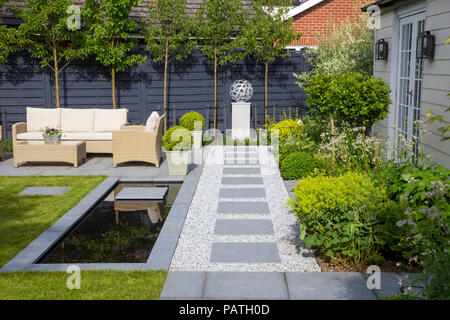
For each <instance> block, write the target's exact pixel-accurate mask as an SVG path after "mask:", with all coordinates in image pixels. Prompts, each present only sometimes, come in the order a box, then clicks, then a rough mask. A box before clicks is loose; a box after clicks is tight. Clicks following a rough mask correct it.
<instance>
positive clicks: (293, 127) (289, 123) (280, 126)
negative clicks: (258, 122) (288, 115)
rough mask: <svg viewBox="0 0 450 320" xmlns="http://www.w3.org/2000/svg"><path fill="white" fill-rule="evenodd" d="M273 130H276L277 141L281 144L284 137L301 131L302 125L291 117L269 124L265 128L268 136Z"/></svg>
mask: <svg viewBox="0 0 450 320" xmlns="http://www.w3.org/2000/svg"><path fill="white" fill-rule="evenodd" d="M274 130H278V137H279V142H280V144H282V143H283V142H284V141H285V140H286V138H288V137H290V136H292V135H294V134H301V133H302V130H303V128H302V126H301V125H299V124H298V123H297V121H295V120H292V119H286V120H283V121H280V122H277V123H273V124H270V125H269V127H268V128H267V131H268V133H269V136H270V135H271V133H272V132H273V131H274Z"/></svg>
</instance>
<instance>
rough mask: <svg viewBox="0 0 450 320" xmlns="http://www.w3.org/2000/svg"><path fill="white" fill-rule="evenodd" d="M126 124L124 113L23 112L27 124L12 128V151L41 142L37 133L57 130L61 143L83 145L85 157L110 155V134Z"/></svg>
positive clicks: (68, 110) (109, 111)
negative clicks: (87, 155) (93, 154)
mask: <svg viewBox="0 0 450 320" xmlns="http://www.w3.org/2000/svg"><path fill="white" fill-rule="evenodd" d="M127 123H128V110H127V109H115V110H112V109H71V108H57V109H56V108H53V109H46V108H27V122H19V123H16V124H14V125H13V126H12V139H13V147H14V145H15V144H16V143H18V142H20V141H30V140H35V141H36V140H43V137H42V132H41V130H45V128H46V127H47V126H48V127H54V128H56V127H57V128H60V129H61V130H62V131H63V134H62V137H61V140H63V141H85V142H86V152H87V153H112V152H113V131H116V130H120V128H121V127H122V126H124V125H126V124H127Z"/></svg>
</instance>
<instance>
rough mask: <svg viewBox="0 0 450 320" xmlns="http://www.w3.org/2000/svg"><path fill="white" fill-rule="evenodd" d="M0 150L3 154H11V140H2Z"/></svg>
mask: <svg viewBox="0 0 450 320" xmlns="http://www.w3.org/2000/svg"><path fill="white" fill-rule="evenodd" d="M0 147H1V148H3V152H5V153H11V152H12V151H13V145H12V141H11V140H3V141H2V145H0Z"/></svg>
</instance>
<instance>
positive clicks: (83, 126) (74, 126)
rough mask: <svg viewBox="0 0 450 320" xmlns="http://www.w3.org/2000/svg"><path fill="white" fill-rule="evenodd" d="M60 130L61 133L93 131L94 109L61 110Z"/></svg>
mask: <svg viewBox="0 0 450 320" xmlns="http://www.w3.org/2000/svg"><path fill="white" fill-rule="evenodd" d="M61 130H62V131H63V132H92V131H94V109H70V108H62V109H61Z"/></svg>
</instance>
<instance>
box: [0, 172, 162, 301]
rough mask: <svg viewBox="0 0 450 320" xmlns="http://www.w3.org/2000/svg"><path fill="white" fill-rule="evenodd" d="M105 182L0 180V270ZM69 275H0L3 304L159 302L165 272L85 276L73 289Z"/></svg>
mask: <svg viewBox="0 0 450 320" xmlns="http://www.w3.org/2000/svg"><path fill="white" fill-rule="evenodd" d="M104 179H105V177H104V176H54V177H43V176H30V177H0V186H1V187H4V189H0V267H1V266H3V265H4V264H6V263H7V262H8V261H9V260H10V259H12V258H13V257H14V256H15V255H16V254H17V253H19V252H20V251H21V250H22V249H24V248H25V247H26V246H27V245H28V244H29V243H30V242H31V241H33V240H34V239H35V238H36V237H37V236H39V235H40V234H41V233H42V232H43V231H45V230H46V229H47V228H48V227H50V226H51V225H52V224H53V223H54V222H55V221H56V220H57V219H58V218H60V217H61V216H62V215H63V214H64V213H65V212H67V211H68V210H69V209H71V208H72V207H73V206H75V205H76V204H77V203H78V202H79V201H80V200H81V199H82V198H83V197H84V196H86V195H87V194H88V193H89V192H90V191H91V190H92V189H93V188H95V187H96V186H97V185H98V184H99V183H100V182H102V181H103V180H104ZM37 186H40V187H44V186H45V187H52V186H53V187H55V186H58V187H63V186H71V187H72V189H70V190H69V191H67V192H66V193H64V195H60V196H19V195H17V194H18V193H19V192H20V191H22V190H23V189H25V188H26V187H37ZM69 276H70V275H69V274H67V273H65V272H8V273H0V300H7V299H31V300H34V299H36V300H37V299H39V300H45V299H70V300H72V299H88V300H89V299H158V298H159V294H160V292H161V290H162V286H163V285H164V281H165V279H166V276H167V272H165V271H145V272H143V271H82V272H81V289H80V290H75V289H74V290H69V289H67V286H66V281H67V277H69Z"/></svg>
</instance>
